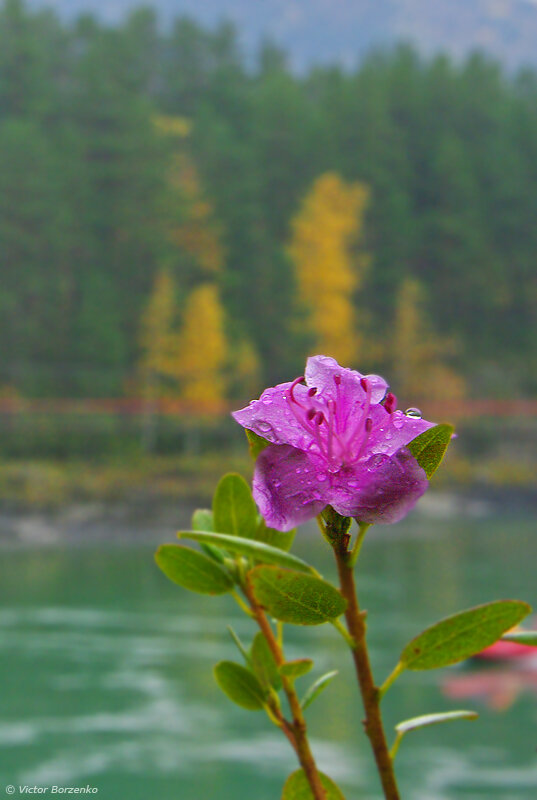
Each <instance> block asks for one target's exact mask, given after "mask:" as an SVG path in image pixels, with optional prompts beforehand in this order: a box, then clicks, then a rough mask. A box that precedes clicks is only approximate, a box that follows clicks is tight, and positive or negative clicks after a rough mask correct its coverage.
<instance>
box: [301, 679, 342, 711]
mask: <svg viewBox="0 0 537 800" xmlns="http://www.w3.org/2000/svg"><path fill="white" fill-rule="evenodd" d="M337 674H338V671H337V669H335V670H332V672H326V673H325V674H324V675H321V677H320V678H318V679H317V680H316V681H315V683H312V685H311V686H310V688H309V689H308V691H307V692H306V694H305V695H304V697H303V698H302V700H301V701H300V705H301V706H302V710H303V711H305V710H306V709H307V707H308V706H311V704H312V703H313V701H314V700H316V699H317V698H318V697H319V695H320V694H321V692H324V690H325V689H326V687H327V686H328V684H329V683H332V681H333V680H334V678H335V677H336V675H337Z"/></svg>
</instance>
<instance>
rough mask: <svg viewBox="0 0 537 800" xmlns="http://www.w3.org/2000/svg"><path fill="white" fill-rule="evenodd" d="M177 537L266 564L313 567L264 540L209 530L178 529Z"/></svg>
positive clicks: (294, 567)
mask: <svg viewBox="0 0 537 800" xmlns="http://www.w3.org/2000/svg"><path fill="white" fill-rule="evenodd" d="M177 536H178V538H179V539H192V540H194V541H196V542H203V543H204V544H211V545H215V546H216V547H220V548H221V549H222V550H227V551H228V552H229V553H238V554H240V555H243V556H248V557H249V558H253V559H255V560H256V561H262V562H264V563H266V564H279V565H280V566H282V567H289V568H292V569H295V570H301V571H303V572H313V567H310V565H309V564H306V562H305V561H302V559H301V558H298V556H294V555H292V554H291V553H286V552H285V550H280V549H279V548H278V547H271V546H270V545H268V544H264V542H256V541H254V540H253V539H244V538H243V537H242V536H228V535H227V534H225V533H211V532H209V531H179V532H178V534H177Z"/></svg>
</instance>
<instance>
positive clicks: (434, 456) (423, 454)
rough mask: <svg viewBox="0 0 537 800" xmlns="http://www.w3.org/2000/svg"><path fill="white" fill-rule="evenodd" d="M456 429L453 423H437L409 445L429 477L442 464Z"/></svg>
mask: <svg viewBox="0 0 537 800" xmlns="http://www.w3.org/2000/svg"><path fill="white" fill-rule="evenodd" d="M454 430H455V428H454V427H453V425H448V424H446V423H442V424H440V425H435V426H434V428H429V429H428V430H426V431H424V432H423V433H420V435H419V436H416V438H415V439H413V440H412V441H411V442H410V444H408V445H407V447H408V449H409V450H410V452H411V453H412V455H413V456H414V458H415V459H416V461H417V462H418V464H419V465H420V467H422V468H423V469H424V470H425V474H426V475H427V477H428V478H431V477H432V476H433V475H434V473H435V472H436V470H437V469H438V467H439V466H440V464H441V462H442V459H443V458H444V455H445V453H446V450H447V448H448V445H449V443H450V441H451V438H452V436H453V432H454Z"/></svg>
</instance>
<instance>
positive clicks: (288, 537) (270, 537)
mask: <svg viewBox="0 0 537 800" xmlns="http://www.w3.org/2000/svg"><path fill="white" fill-rule="evenodd" d="M295 534H296V528H293V530H291V531H277V530H276V529H275V528H267V526H266V524H265V520H264V519H262V520H261V521H260V522H259V523H258V526H257V530H256V533H255V539H256V540H257V541H258V542H265V544H270V545H271V547H278V548H279V549H280V550H290V549H291V546H292V544H293V542H294V539H295Z"/></svg>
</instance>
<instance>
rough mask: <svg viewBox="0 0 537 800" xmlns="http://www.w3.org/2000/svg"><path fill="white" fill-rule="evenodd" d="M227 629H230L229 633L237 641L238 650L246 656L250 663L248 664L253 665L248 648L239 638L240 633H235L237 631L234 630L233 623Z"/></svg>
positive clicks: (247, 661)
mask: <svg viewBox="0 0 537 800" xmlns="http://www.w3.org/2000/svg"><path fill="white" fill-rule="evenodd" d="M227 629H228V631H229V635H230V636H231V638H232V639H233V641H234V642H235V646H236V647H237V650H238V651H239V653H240V654H241V656H242V657H243V658H244V660H245V662H246V663H247V664H248V666H251V664H250V655H249V653H248V651H247V650H246V648H245V646H244V645H243V643H242V642H241V640H240V638H239V635H238V634H237V633H235V631H234V630H233V628H232V627H231V625H228V626H227Z"/></svg>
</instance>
